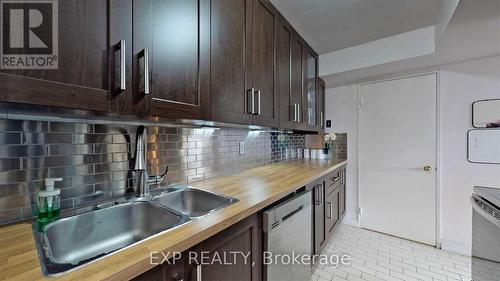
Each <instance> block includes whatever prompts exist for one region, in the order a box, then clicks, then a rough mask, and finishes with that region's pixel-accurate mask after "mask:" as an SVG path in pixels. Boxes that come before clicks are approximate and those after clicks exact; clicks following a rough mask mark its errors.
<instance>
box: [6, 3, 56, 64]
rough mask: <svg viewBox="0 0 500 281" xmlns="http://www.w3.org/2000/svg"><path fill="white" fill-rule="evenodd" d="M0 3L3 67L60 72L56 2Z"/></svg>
mask: <svg viewBox="0 0 500 281" xmlns="http://www.w3.org/2000/svg"><path fill="white" fill-rule="evenodd" d="M0 3H1V16H2V20H1V24H2V27H1V40H2V42H1V44H0V48H1V52H0V68H1V69H57V65H58V52H57V51H58V49H57V35H58V32H57V31H58V29H57V1H56V0H32V1H14V0H2V1H0Z"/></svg>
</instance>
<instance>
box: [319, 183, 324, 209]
mask: <svg viewBox="0 0 500 281" xmlns="http://www.w3.org/2000/svg"><path fill="white" fill-rule="evenodd" d="M324 192H325V189H324V187H323V184H320V185H319V203H320V204H323V195H324V194H323V193H324Z"/></svg>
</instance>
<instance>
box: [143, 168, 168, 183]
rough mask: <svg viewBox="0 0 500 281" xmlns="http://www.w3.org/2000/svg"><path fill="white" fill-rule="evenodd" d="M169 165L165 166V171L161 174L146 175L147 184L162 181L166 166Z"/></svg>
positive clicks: (166, 171)
mask: <svg viewBox="0 0 500 281" xmlns="http://www.w3.org/2000/svg"><path fill="white" fill-rule="evenodd" d="M169 167H170V165H167V168H166V169H165V172H164V173H163V174H161V175H150V176H149V177H148V180H147V182H148V183H149V184H159V183H161V182H163V180H164V179H165V177H166V176H167V173H168V168H169Z"/></svg>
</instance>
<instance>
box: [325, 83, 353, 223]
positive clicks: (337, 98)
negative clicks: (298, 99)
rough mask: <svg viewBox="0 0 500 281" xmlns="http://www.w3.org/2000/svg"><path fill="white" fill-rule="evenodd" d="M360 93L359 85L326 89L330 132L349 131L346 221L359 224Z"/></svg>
mask: <svg viewBox="0 0 500 281" xmlns="http://www.w3.org/2000/svg"><path fill="white" fill-rule="evenodd" d="M357 108H358V95H357V86H356V85H351V86H345V87H340V88H335V89H327V91H326V113H325V116H326V119H325V120H332V128H326V131H327V132H329V133H347V159H348V164H347V169H346V216H345V219H344V222H345V223H348V224H353V225H357V221H358V215H357V207H358V189H357V186H358V178H357V175H358V174H357V166H358V164H357V158H358V151H357V140H358V127H357V124H358V112H357Z"/></svg>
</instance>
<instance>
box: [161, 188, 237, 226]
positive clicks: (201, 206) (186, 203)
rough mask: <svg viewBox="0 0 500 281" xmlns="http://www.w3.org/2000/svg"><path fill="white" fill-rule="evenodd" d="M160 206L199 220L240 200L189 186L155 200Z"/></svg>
mask: <svg viewBox="0 0 500 281" xmlns="http://www.w3.org/2000/svg"><path fill="white" fill-rule="evenodd" d="M154 200H155V201H157V202H158V204H159V205H160V206H164V207H166V208H169V209H173V210H175V211H177V212H179V213H182V214H184V215H186V216H188V217H191V218H199V217H202V216H205V215H208V214H209V213H211V212H214V211H216V210H219V209H221V208H224V207H226V206H228V205H230V204H232V203H234V202H237V201H238V199H236V198H233V197H229V196H226V195H222V194H217V193H214V192H209V191H205V190H201V189H197V188H193V187H189V186H181V187H177V188H176V190H174V191H170V192H167V193H164V194H162V195H160V196H158V197H156V198H155V199H154Z"/></svg>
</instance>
